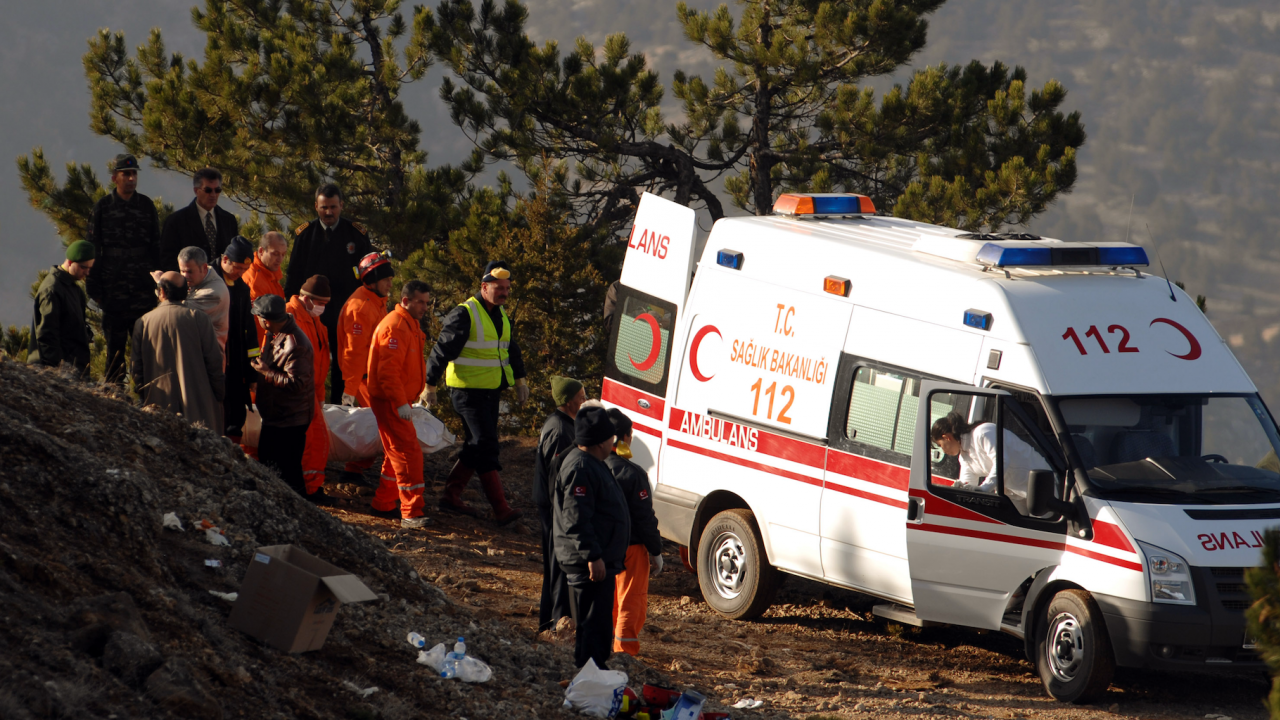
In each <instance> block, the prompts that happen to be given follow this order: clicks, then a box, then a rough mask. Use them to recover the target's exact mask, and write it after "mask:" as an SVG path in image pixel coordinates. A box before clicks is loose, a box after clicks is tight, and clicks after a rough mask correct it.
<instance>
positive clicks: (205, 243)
mask: <svg viewBox="0 0 1280 720" xmlns="http://www.w3.org/2000/svg"><path fill="white" fill-rule="evenodd" d="M191 184H192V187H193V188H194V189H195V193H196V197H195V199H194V200H192V201H191V204H190V205H188V206H186V207H184V208H182V209H181V210H175V211H174V212H172V213H171V214H170V215H169V217H168V218H166V219H165V221H164V230H162V231H161V233H160V267H161V268H162V269H164V270H177V269H178V253H179V252H181V251H182V248H184V247H191V246H195V247H198V248H200V249H202V250H204V252H205V255H206V256H208V257H210V258H217V257H221V256H222V253H223V252H225V251H226V249H227V245H229V244H230V243H231V238H233V237H235V236H236V235H239V234H240V224H239V223H238V222H236V216H235V215H232V214H231V213H229V212H227V211H226V210H223V209H222V208H220V207H218V198H219V197H220V196H221V195H222V173H220V172H218V170H217V168H211V167H207V168H201V169H199V170H197V171H196V174H195V175H192V176H191Z"/></svg>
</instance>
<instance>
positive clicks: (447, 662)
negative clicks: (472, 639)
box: [440, 638, 467, 680]
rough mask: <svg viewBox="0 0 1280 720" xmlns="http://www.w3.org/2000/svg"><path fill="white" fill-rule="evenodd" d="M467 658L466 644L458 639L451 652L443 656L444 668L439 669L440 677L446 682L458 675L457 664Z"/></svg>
mask: <svg viewBox="0 0 1280 720" xmlns="http://www.w3.org/2000/svg"><path fill="white" fill-rule="evenodd" d="M466 656H467V643H466V642H465V641H464V640H463V639H462V638H458V642H456V643H454V644H453V652H451V653H449V654H448V655H445V656H444V667H443V668H441V669H440V677H442V678H445V679H446V680H448V679H449V678H452V677H454V676H455V675H457V674H458V663H459V662H461V661H462V659H463V658H464V657H466Z"/></svg>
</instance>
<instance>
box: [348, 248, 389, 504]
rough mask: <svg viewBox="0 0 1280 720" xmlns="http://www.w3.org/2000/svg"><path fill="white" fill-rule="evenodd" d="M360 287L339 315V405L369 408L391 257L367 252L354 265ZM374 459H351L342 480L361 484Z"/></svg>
mask: <svg viewBox="0 0 1280 720" xmlns="http://www.w3.org/2000/svg"><path fill="white" fill-rule="evenodd" d="M356 271H357V272H358V273H360V287H358V288H356V290H355V292H353V293H351V297H349V298H347V302H346V303H344V304H343V306H342V311H341V312H340V313H339V314H338V353H337V355H338V368H339V370H341V372H342V379H343V388H342V404H343V405H346V406H347V407H371V405H370V404H369V390H368V387H367V385H366V382H367V375H366V373H367V372H368V367H369V347H370V345H371V344H372V343H373V331H374V330H375V329H376V328H377V327H378V323H380V322H382V319H383V318H385V317H386V316H387V296H388V295H390V294H391V278H392V276H393V275H394V274H395V272H394V271H393V270H392V269H391V258H390V256H388V255H387V254H385V253H369V254H367V255H365V256H364V257H363V258H360V264H359V265H358V266H357V267H356ZM372 466H373V460H353V461H351V462H349V463H347V466H346V468H344V469H343V471H342V478H341V480H342V482H347V483H354V484H357V485H359V484H363V481H364V471H365V470H368V469H369V468H370V467H372Z"/></svg>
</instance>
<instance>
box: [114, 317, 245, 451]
mask: <svg viewBox="0 0 1280 720" xmlns="http://www.w3.org/2000/svg"><path fill="white" fill-rule="evenodd" d="M133 379H134V383H135V385H136V387H137V388H138V394H139V396H140V397H141V398H142V404H143V405H144V406H145V405H156V406H159V407H162V408H166V409H168V410H171V411H173V412H175V413H177V414H179V415H182V416H183V417H184V418H186V419H187V421H188V422H190V423H191V424H193V425H194V424H197V423H199V424H202V425H204V426H205V427H207V428H209V429H210V430H213V431H214V432H218V433H221V432H222V431H223V430H224V428H223V427H222V399H223V396H224V393H225V391H226V381H225V378H224V376H223V374H222V349H221V348H220V347H219V346H218V338H217V335H216V334H215V333H214V330H213V322H212V321H210V320H209V316H208V315H205V314H204V313H202V312H200V311H198V310H192V309H190V308H187V307H183V306H182V305H179V304H177V303H171V302H167V301H165V302H161V303H160V305H159V306H158V307H156V309H155V310H152V311H151V312H149V313H147V314H146V315H143V316H142V317H141V318H139V319H138V322H137V323H135V324H134V326H133Z"/></svg>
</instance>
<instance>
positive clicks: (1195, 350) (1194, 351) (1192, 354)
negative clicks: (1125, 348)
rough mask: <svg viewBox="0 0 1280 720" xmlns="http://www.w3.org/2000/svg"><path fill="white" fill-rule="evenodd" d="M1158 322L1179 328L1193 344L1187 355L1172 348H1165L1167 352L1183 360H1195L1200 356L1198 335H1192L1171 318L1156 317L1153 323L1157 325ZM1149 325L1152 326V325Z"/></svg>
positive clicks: (1175, 328)
mask: <svg viewBox="0 0 1280 720" xmlns="http://www.w3.org/2000/svg"><path fill="white" fill-rule="evenodd" d="M1156 323H1164V324H1165V325H1168V326H1169V327H1171V328H1173V329H1174V330H1177V331H1178V332H1180V333H1182V335H1183V336H1184V337H1186V338H1187V342H1188V343H1190V344H1191V348H1190V349H1189V350H1187V354H1186V355H1179V354H1178V353H1176V352H1172V351H1170V350H1165V352H1167V353H1169V354H1170V355H1172V356H1174V357H1176V358H1179V359H1181V360H1195V359H1197V358H1199V357H1200V341H1199V340H1196V336H1195V335H1192V334H1191V331H1190V330H1188V329H1186V328H1184V327H1182V326H1181V325H1179V324H1178V323H1176V322H1174V321H1172V320H1170V319H1169V318H1156V319H1155V320H1152V321H1151V325H1155V324H1156ZM1148 327H1150V325H1149V326H1148Z"/></svg>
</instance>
